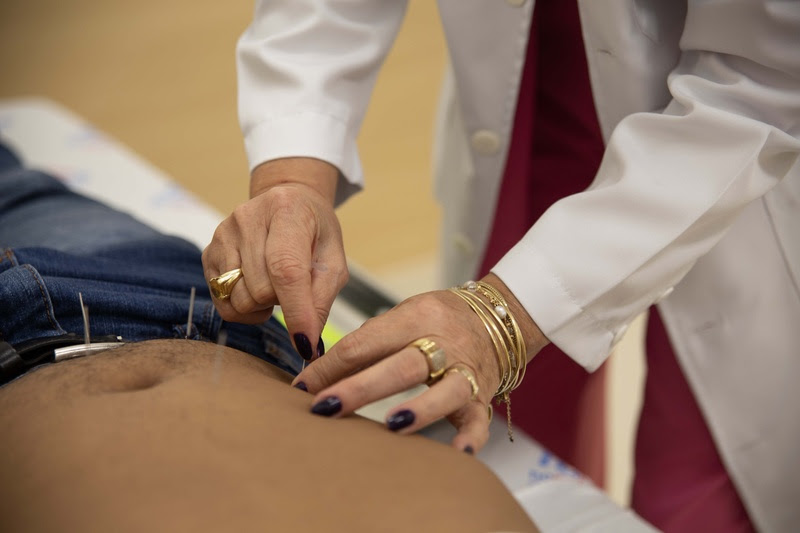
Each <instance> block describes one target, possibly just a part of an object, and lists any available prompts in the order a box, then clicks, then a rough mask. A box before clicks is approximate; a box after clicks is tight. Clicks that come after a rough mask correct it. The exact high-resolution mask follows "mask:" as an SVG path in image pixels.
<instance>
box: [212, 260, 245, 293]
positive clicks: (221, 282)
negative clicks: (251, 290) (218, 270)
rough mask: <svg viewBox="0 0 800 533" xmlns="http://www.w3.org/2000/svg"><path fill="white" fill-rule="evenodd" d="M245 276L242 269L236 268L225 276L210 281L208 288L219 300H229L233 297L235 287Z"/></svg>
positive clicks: (221, 275)
mask: <svg viewBox="0 0 800 533" xmlns="http://www.w3.org/2000/svg"><path fill="white" fill-rule="evenodd" d="M242 276H243V274H242V269H241V268H234V269H233V270H229V271H227V272H225V273H224V274H220V275H219V276H217V277H215V278H211V279H210V280H208V288H209V289H211V294H212V295H214V298H216V299H218V300H227V299H228V298H230V297H231V292H232V291H233V286H234V285H236V282H237V281H239V280H240V279H241V277H242Z"/></svg>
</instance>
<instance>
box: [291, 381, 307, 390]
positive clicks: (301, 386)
mask: <svg viewBox="0 0 800 533" xmlns="http://www.w3.org/2000/svg"><path fill="white" fill-rule="evenodd" d="M294 388H295V389H300V390H301V391H303V392H308V387H306V384H305V383H304V382H302V381H298V382H297V383H295V385H294Z"/></svg>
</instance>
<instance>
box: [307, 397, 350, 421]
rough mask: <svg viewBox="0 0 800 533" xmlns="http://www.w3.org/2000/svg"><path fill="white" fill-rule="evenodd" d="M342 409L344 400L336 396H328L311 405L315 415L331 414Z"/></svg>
mask: <svg viewBox="0 0 800 533" xmlns="http://www.w3.org/2000/svg"><path fill="white" fill-rule="evenodd" d="M341 410H342V400H340V399H339V398H337V397H336V396H328V397H327V398H324V399H322V400H320V401H318V402H317V403H315V404H314V405H312V406H311V412H312V413H314V414H315V415H322V416H331V415H335V414H336V413H338V412H339V411H341Z"/></svg>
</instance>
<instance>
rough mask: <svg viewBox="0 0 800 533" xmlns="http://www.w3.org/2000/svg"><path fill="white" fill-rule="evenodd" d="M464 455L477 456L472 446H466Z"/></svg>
mask: <svg viewBox="0 0 800 533" xmlns="http://www.w3.org/2000/svg"><path fill="white" fill-rule="evenodd" d="M464 453H468V454H470V455H475V449H474V448H473V447H472V446H465V447H464Z"/></svg>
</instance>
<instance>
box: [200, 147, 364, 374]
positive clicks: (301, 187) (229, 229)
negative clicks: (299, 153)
mask: <svg viewBox="0 0 800 533" xmlns="http://www.w3.org/2000/svg"><path fill="white" fill-rule="evenodd" d="M337 179H338V170H337V169H336V167H334V166H332V165H330V164H328V163H326V162H324V161H321V160H318V159H310V158H288V159H278V160H274V161H270V162H268V163H264V164H262V165H260V166H259V167H257V168H256V169H255V170H254V171H253V175H252V179H251V187H250V196H251V198H250V200H248V201H247V202H245V203H243V204H241V205H240V206H238V207H237V208H236V209H235V210H234V211H233V213H232V214H231V215H230V216H229V217H228V218H226V219H225V220H224V221H223V222H222V223H221V224H220V225H219V226H218V227H217V230H216V231H215V232H214V237H213V239H212V241H211V243H210V244H209V245H208V246H207V247H206V249H205V250H204V251H203V269H204V273H205V277H206V280H210V279H211V278H213V277H216V276H219V275H220V274H222V273H224V272H228V271H230V270H233V269H235V268H241V269H242V272H243V278H242V279H241V280H239V282H238V283H236V285H235V286H234V288H233V291H232V292H231V296H230V298H229V299H227V300H220V299H216V298H215V299H214V304H215V305H216V308H217V311H218V312H219V314H220V316H222V318H223V319H224V320H227V321H230V322H242V323H248V324H253V323H259V322H262V321H264V320H266V319H267V318H269V316H270V314H271V313H272V308H273V306H275V305H278V304H280V306H281V309H282V311H283V315H284V320H285V321H286V326H287V329H288V330H289V333H290V335H291V337H292V340H293V341H294V343H295V347H296V348H297V350H298V352H299V353H300V355H302V356H303V357H304V358H305V359H307V360H308V359H311V358H312V356H313V355H314V354H315V353H316V354H317V355H320V354H321V353H323V351H324V346H323V345H322V342H321V340H320V341H318V339H320V334H321V332H322V328H323V326H324V325H325V322H326V321H327V318H328V314H329V313H330V308H331V305H332V304H333V300H334V298H335V297H336V295H337V294H338V293H339V291H340V290H341V288H342V287H344V285H345V284H346V283H347V280H348V271H347V262H346V259H345V253H344V245H343V242H342V230H341V226H340V224H339V220H338V219H337V217H336V214H335V212H334V209H333V203H334V196H335V193H336V181H337Z"/></svg>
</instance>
